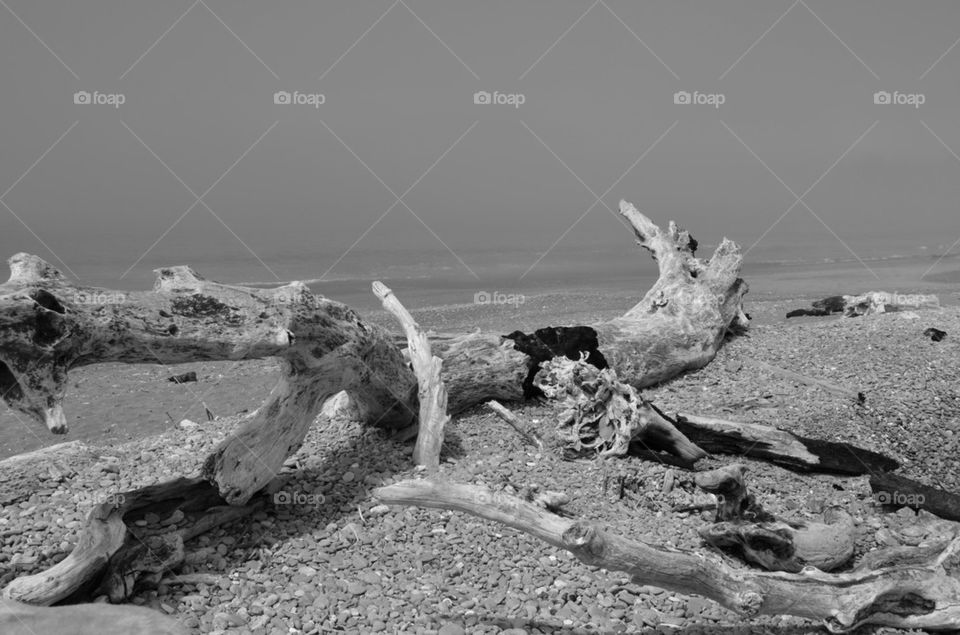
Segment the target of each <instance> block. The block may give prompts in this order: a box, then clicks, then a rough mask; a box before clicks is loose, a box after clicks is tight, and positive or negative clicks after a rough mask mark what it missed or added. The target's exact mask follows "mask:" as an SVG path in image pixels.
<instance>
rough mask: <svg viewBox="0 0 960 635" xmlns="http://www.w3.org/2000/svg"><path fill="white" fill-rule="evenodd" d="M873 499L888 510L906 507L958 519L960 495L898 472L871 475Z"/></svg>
mask: <svg viewBox="0 0 960 635" xmlns="http://www.w3.org/2000/svg"><path fill="white" fill-rule="evenodd" d="M870 489H872V490H873V498H874V500H875V501H876V502H877V503H878V504H879V505H882V506H884V507H886V508H887V509H894V510H895V509H900V508H902V507H909V508H911V509H913V510H914V511H919V510H921V509H922V510H925V511H928V512H930V513H931V514H934V515H936V516H939V517H940V518H944V519H946V520H954V521H960V495H958V494H954V493H952V492H947V491H945V490H942V489H938V488H936V487H930V486H929V485H924V484H923V483H921V482H919V481H915V480H913V479H911V478H907V477H906V476H900V475H899V474H888V473H882V472H881V473H877V474H871V475H870Z"/></svg>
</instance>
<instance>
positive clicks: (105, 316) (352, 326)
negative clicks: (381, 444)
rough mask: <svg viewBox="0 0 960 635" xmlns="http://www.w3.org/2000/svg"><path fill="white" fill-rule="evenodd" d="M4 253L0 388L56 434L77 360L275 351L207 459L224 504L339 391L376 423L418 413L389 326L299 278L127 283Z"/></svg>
mask: <svg viewBox="0 0 960 635" xmlns="http://www.w3.org/2000/svg"><path fill="white" fill-rule="evenodd" d="M9 263H10V272H11V274H10V279H9V280H8V281H7V282H6V283H4V284H2V285H0V392H2V394H3V398H4V400H5V401H6V402H7V403H8V404H9V405H10V406H11V407H13V408H15V409H17V410H19V411H20V412H22V413H24V414H26V415H28V416H30V417H33V418H34V419H37V420H40V421H43V422H45V423H46V425H47V427H48V428H50V429H51V430H52V431H54V432H64V431H66V423H65V422H66V419H65V415H64V413H63V408H62V401H63V395H64V392H65V391H66V387H67V373H68V372H69V371H70V370H71V369H72V368H76V367H78V366H85V365H89V364H97V363H104V362H124V363H130V364H179V363H183V362H192V361H201V360H245V359H258V358H263V357H278V358H280V360H281V368H282V371H283V372H282V377H281V380H280V382H279V383H278V385H277V387H276V388H275V389H274V390H273V392H272V393H271V395H270V397H269V399H268V401H267V403H266V404H265V405H264V406H263V407H261V408H260V409H259V410H258V411H257V413H255V415H254V416H252V417H250V418H249V419H248V420H247V421H245V422H244V424H243V425H242V426H241V427H240V429H239V430H237V431H236V432H235V433H234V434H233V435H231V437H229V438H228V439H226V440H225V441H224V442H223V443H222V444H221V445H220V446H218V447H217V449H216V450H215V451H214V452H213V454H212V455H211V456H210V457H208V459H207V462H206V464H205V468H206V469H205V474H206V476H207V477H208V478H209V479H210V480H211V482H214V483H216V484H217V486H218V487H219V488H220V491H221V492H222V493H223V495H224V498H225V499H227V500H228V501H229V502H231V503H236V504H243V503H244V502H245V501H246V500H248V499H249V498H250V497H251V496H253V494H254V493H255V492H256V491H257V490H259V489H260V488H262V487H263V486H264V485H266V483H268V482H269V481H270V479H272V478H273V476H274V475H275V474H276V472H277V470H278V469H279V468H280V466H281V465H282V464H283V461H284V460H286V458H287V457H288V456H290V454H292V453H293V452H294V451H296V450H297V448H299V447H300V444H301V443H302V441H303V438H304V436H305V435H306V432H307V429H308V428H309V426H310V425H311V423H312V422H313V420H314V419H315V418H316V416H317V414H318V413H319V412H320V408H321V406H322V405H323V402H324V401H325V400H326V399H327V398H328V397H330V396H332V395H334V394H336V393H337V392H340V391H341V390H346V391H347V392H348V393H349V394H350V397H351V399H352V400H353V401H354V402H355V404H356V406H357V408H358V410H359V413H360V416H361V417H362V419H363V420H365V421H367V422H369V423H371V424H373V423H376V425H380V426H386V427H390V426H397V427H401V426H404V425H408V424H409V422H410V421H411V420H412V419H413V414H412V413H413V411H412V410H411V408H410V406H411V404H414V403H415V395H416V378H415V377H414V375H413V373H412V372H411V371H410V369H409V368H408V367H407V365H406V363H405V361H404V359H403V356H402V354H401V353H400V351H399V350H398V349H397V347H396V346H394V345H393V341H392V337H391V336H390V334H388V333H387V332H386V331H385V330H383V329H382V328H380V327H377V326H374V325H371V324H366V323H365V322H364V321H363V320H361V318H360V316H359V315H358V314H357V313H356V312H355V311H353V310H352V309H350V308H348V307H346V306H344V305H343V304H340V303H338V302H334V301H332V300H328V299H326V298H323V297H321V296H315V295H313V294H311V293H310V292H309V290H308V289H307V287H306V285H304V284H302V283H299V282H293V283H290V284H288V285H285V286H282V287H279V288H276V289H253V288H247V287H239V286H231V285H224V284H220V283H218V282H213V281H210V280H205V279H204V278H202V277H201V276H199V275H198V274H196V273H195V272H194V271H192V270H191V269H190V268H188V267H169V268H165V269H159V270H157V274H158V277H157V282H156V284H155V285H154V288H153V290H152V291H133V292H125V291H113V290H109V289H98V288H94V287H86V286H82V285H77V284H74V283H72V282H69V281H67V280H66V279H65V278H64V277H63V275H62V274H61V273H60V272H59V271H57V270H56V269H55V268H54V267H52V266H51V265H49V264H48V263H46V262H44V261H43V260H42V259H40V258H38V257H36V256H31V255H28V254H17V255H16V256H14V257H12V258H11V259H10V261H9Z"/></svg>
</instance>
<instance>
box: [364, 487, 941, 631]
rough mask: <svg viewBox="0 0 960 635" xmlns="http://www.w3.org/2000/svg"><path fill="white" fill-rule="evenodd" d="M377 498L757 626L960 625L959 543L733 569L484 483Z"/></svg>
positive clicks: (383, 492)
mask: <svg viewBox="0 0 960 635" xmlns="http://www.w3.org/2000/svg"><path fill="white" fill-rule="evenodd" d="M374 494H375V495H376V496H377V497H378V498H379V499H380V500H381V501H382V502H384V503H386V504H389V505H414V506H418V507H431V508H435V509H446V510H453V511H459V512H464V513H467V514H471V515H473V516H477V517H480V518H484V519H487V520H490V521H493V522H497V523H501V524H504V525H507V526H509V527H512V528H514V529H517V530H519V531H522V532H524V533H526V534H529V535H531V536H533V537H534V538H538V539H540V540H543V541H544V542H546V543H548V544H550V545H552V546H554V547H557V548H559V549H564V550H566V551H569V552H570V553H572V554H573V555H574V556H575V557H577V558H578V559H579V560H581V561H582V562H584V563H585V564H587V565H590V566H596V567H602V568H604V569H609V570H613V571H624V572H626V573H628V574H630V575H631V576H632V577H633V581H634V582H635V583H636V584H638V585H650V586H656V587H660V588H662V589H666V590H668V591H673V592H676V593H683V594H687V595H700V596H703V597H706V598H709V599H712V600H714V601H715V602H718V603H719V604H721V605H723V606H725V607H727V608H728V609H730V610H732V611H735V612H737V613H739V614H741V615H742V616H744V617H745V618H747V619H749V618H752V617H756V616H758V615H795V616H799V617H803V618H809V619H814V620H819V621H821V622H822V624H823V625H824V626H825V627H826V628H827V629H828V630H830V631H831V632H835V633H841V632H850V631H853V630H855V629H857V628H859V627H861V626H866V625H871V624H872V625H884V626H892V627H895V628H904V629H926V630H951V629H955V628H956V626H957V624H958V623H960V580H958V577H957V576H958V575H960V537H955V538H953V539H952V540H951V541H950V542H949V543H948V544H947V545H946V546H945V547H944V549H943V550H942V551H940V552H938V553H936V554H935V555H934V556H933V557H931V558H930V559H929V560H926V561H923V562H914V563H912V564H909V565H896V566H890V567H883V568H879V569H870V570H867V571H853V572H849V573H836V574H833V573H825V572H823V571H820V570H818V569H815V568H813V567H808V568H806V569H803V570H802V571H800V572H799V573H785V572H774V571H756V570H751V569H747V568H744V567H742V566H731V565H730V564H728V563H727V562H726V561H724V560H723V559H722V557H721V556H718V555H714V554H710V553H697V552H691V551H685V550H681V549H672V548H667V547H660V546H657V545H653V544H649V543H645V542H642V541H639V540H635V539H630V538H624V537H622V536H619V535H617V534H615V533H613V532H612V531H611V530H610V529H607V528H605V527H603V526H602V525H600V524H598V523H594V522H590V521H586V520H570V519H566V518H561V517H560V516H557V515H555V514H552V513H550V512H549V511H547V510H545V509H543V508H541V507H538V506H536V505H534V504H533V503H530V502H527V501H524V500H522V499H520V498H518V497H516V496H512V495H509V494H505V493H503V492H495V491H492V490H490V489H488V488H485V487H480V486H476V485H461V484H455V483H444V482H439V481H434V480H413V481H402V482H400V483H396V484H394V485H390V486H388V487H381V488H379V489H377V490H375V491H374Z"/></svg>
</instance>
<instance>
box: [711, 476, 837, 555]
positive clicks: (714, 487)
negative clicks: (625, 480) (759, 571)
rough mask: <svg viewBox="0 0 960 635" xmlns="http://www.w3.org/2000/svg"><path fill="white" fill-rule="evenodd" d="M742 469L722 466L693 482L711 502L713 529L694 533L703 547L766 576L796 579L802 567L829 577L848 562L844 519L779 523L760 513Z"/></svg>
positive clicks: (830, 515)
mask: <svg viewBox="0 0 960 635" xmlns="http://www.w3.org/2000/svg"><path fill="white" fill-rule="evenodd" d="M745 474H746V467H745V466H744V465H741V464H733V465H727V466H724V467H722V468H718V469H716V470H711V471H709V472H700V473H699V474H697V475H696V476H695V477H694V481H695V482H696V484H697V486H698V487H700V488H701V489H703V490H704V491H706V492H708V493H710V494H713V495H715V496H716V497H717V515H716V519H715V520H714V524H712V525H708V526H706V527H703V528H701V529H700V531H699V533H700V537H701V538H703V539H704V541H705V542H706V543H707V544H709V545H712V546H714V547H717V548H718V549H722V550H724V551H733V552H735V553H736V554H737V555H738V556H740V557H741V558H743V559H744V560H746V561H747V562H751V563H753V564H756V565H759V566H761V567H763V568H764V569H767V570H768V571H792V572H794V573H799V572H800V571H802V570H803V568H804V567H808V566H810V567H816V568H818V569H820V570H822V571H833V570H834V569H836V568H837V567H840V566H842V565H844V564H846V563H847V562H848V561H849V560H850V558H851V557H852V556H853V547H854V535H855V532H854V527H853V518H852V517H851V516H850V514H847V513H846V512H842V511H839V510H836V509H831V510H828V512H827V514H826V515H825V519H826V520H827V521H828V522H825V523H820V522H808V521H804V522H784V521H778V520H777V519H776V518H774V517H773V516H772V515H771V514H769V513H768V512H766V511H765V510H764V509H763V507H762V506H761V505H760V504H759V503H758V502H757V501H756V499H755V498H754V497H753V495H752V494H749V493H748V492H747V485H746V483H745V482H744V475H745Z"/></svg>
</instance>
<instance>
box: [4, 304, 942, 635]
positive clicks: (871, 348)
mask: <svg viewBox="0 0 960 635" xmlns="http://www.w3.org/2000/svg"><path fill="white" fill-rule="evenodd" d="M750 308H751V309H754V307H752V306H751V307H750ZM781 308H782V307H779V306H777V307H771V306H764V307H760V310H766V311H770V312H775V311H779V310H780V309H781ZM754 310H758V309H754ZM916 315H917V316H918V317H917V318H915V319H911V318H910V317H909V315H908V314H888V315H877V316H868V317H862V318H849V319H848V318H839V317H838V318H828V319H819V318H812V319H806V318H804V319H801V320H799V321H793V320H791V321H790V322H786V323H776V324H760V325H758V326H756V327H755V328H754V329H752V330H751V332H750V334H749V336H747V337H741V338H738V339H735V340H732V341H731V342H730V343H729V344H728V345H727V346H725V347H724V348H723V349H722V350H721V352H720V354H719V355H718V356H717V358H716V360H714V362H713V363H711V364H710V365H709V366H707V367H706V368H705V369H702V370H700V371H697V372H693V373H689V374H687V375H685V376H683V377H681V378H678V379H677V380H675V381H672V382H670V383H669V384H667V385H665V386H661V387H658V388H655V389H651V390H647V391H645V393H644V394H645V396H646V397H647V398H650V399H652V400H653V401H654V402H655V403H656V404H657V405H658V406H660V407H661V408H664V409H665V410H666V411H667V412H673V411H688V412H694V413H700V414H711V415H715V416H719V417H726V418H731V419H739V420H744V421H755V422H761V423H770V424H773V425H777V426H780V427H783V428H785V429H788V430H791V431H793V432H795V433H797V434H801V435H804V436H810V437H816V438H822V439H829V440H836V441H848V442H851V443H856V444H857V445H860V446H862V447H866V448H869V449H872V450H876V451H880V452H884V453H887V454H890V455H892V456H894V457H896V458H897V459H899V460H900V461H902V462H903V467H902V468H901V470H900V472H901V473H903V474H905V475H907V476H910V477H913V478H917V479H920V480H922V481H925V482H928V483H930V484H932V485H936V486H940V487H944V488H946V489H951V490H954V491H960V482H958V481H960V470H958V469H957V467H958V465H957V463H958V458H957V457H958V451H957V450H958V447H957V444H958V434H960V418H958V417H960V396H958V392H957V388H956V386H957V385H958V382H957V379H958V377H957V375H958V372H957V359H958V352H960V351H958V348H960V310H958V309H957V308H956V307H948V308H944V309H941V310H936V311H923V312H919V313H917V314H916ZM931 326H932V327H936V328H939V329H942V330H944V331H946V332H947V333H948V335H947V337H946V339H944V340H943V341H941V342H937V343H935V342H932V341H930V339H929V338H925V337H923V335H922V333H923V331H924V330H925V329H926V328H928V327H931ZM750 359H755V360H761V361H764V362H767V363H769V364H773V365H776V366H780V367H781V368H785V369H789V370H792V371H794V372H798V373H802V374H805V375H809V376H812V377H816V378H818V379H822V380H826V381H830V382H834V383H836V384H838V385H842V386H844V387H847V388H850V389H853V390H855V391H862V392H864V393H865V395H866V402H865V404H864V405H862V406H858V405H856V404H854V403H850V402H849V400H845V399H844V398H842V397H840V396H837V395H835V394H832V393H828V392H825V391H823V390H821V389H818V388H814V387H809V386H804V385H796V384H794V383H793V382H791V381H789V380H787V379H783V378H781V377H771V376H768V375H765V374H764V373H763V372H762V371H760V370H757V369H756V367H754V366H750V365H749V364H748V363H747V362H748V360H750ZM511 408H512V409H514V411H515V412H516V413H517V414H518V415H519V416H520V417H521V418H522V419H523V420H524V421H525V422H527V423H528V424H530V425H538V426H540V427H541V429H542V430H543V431H548V430H550V429H552V426H553V412H552V411H551V409H550V408H548V407H546V406H543V405H538V404H533V403H531V404H526V405H522V406H521V405H518V404H512V405H511ZM239 420H240V418H239V417H237V416H235V417H227V418H222V419H216V420H214V421H209V422H203V423H199V424H197V427H196V428H193V427H187V428H186V429H176V428H173V429H169V430H168V431H166V432H164V433H163V434H162V435H160V436H155V437H149V438H145V439H141V440H138V441H135V442H131V443H125V444H123V445H116V446H113V447H109V448H106V447H103V448H97V447H91V448H89V449H88V450H85V451H83V452H76V451H73V452H69V453H66V452H65V453H63V456H59V455H56V453H54V454H53V455H51V457H48V458H46V459H44V460H39V461H34V462H32V463H30V464H29V466H24V465H22V464H16V465H13V466H10V465H9V464H3V463H0V502H2V503H3V504H4V513H3V515H2V518H0V585H3V584H6V583H7V582H9V581H10V580H11V579H13V578H14V577H17V576H20V575H23V574H27V573H36V572H39V571H42V570H44V569H46V568H48V567H49V566H51V565H52V564H54V563H55V562H57V561H59V560H60V559H62V558H63V557H65V556H66V555H67V554H68V553H69V551H70V550H71V549H72V547H73V545H74V544H75V543H76V540H77V536H78V531H79V529H80V526H81V522H82V520H83V517H84V515H85V513H86V510H88V509H89V508H90V506H91V505H92V504H93V503H95V502H97V501H99V500H102V499H103V497H106V496H108V495H111V494H117V493H120V492H123V491H126V490H130V489H135V488H138V487H143V486H145V485H150V484H153V483H157V482H160V481H163V480H167V479H169V478H173V477H175V476H180V475H189V474H193V473H196V471H197V470H198V469H199V467H200V462H201V461H202V460H203V457H205V456H206V454H207V453H208V452H209V451H210V450H211V449H212V448H213V446H214V445H215V444H216V443H217V442H218V441H219V440H221V439H222V438H224V437H225V436H226V435H227V434H229V433H230V431H231V430H232V429H234V427H235V426H236V425H237V423H238V422H239ZM410 452H411V447H410V446H409V445H401V444H398V443H396V442H394V441H393V440H391V439H390V438H388V437H387V436H385V435H383V434H382V433H381V432H379V431H376V430H363V429H361V428H360V427H359V426H355V425H354V426H347V427H344V428H338V429H337V430H319V429H312V430H311V431H310V433H309V434H308V438H307V440H306V442H305V443H304V446H303V448H302V449H301V450H300V451H299V452H298V454H297V456H296V459H297V460H296V465H297V466H298V469H296V470H293V469H284V474H283V475H284V476H285V477H286V478H287V479H288V482H287V484H286V485H285V486H284V489H285V491H286V492H288V493H289V494H291V497H290V498H289V499H288V500H290V501H291V503H290V504H286V505H280V504H277V505H272V506H271V507H269V508H268V509H267V510H266V511H263V512H259V513H257V514H256V515H254V516H252V517H250V518H247V519H244V520H242V521H239V522H235V523H233V524H231V525H230V526H227V527H221V528H218V529H215V530H213V531H211V532H209V533H207V534H205V535H203V536H200V537H199V538H197V539H195V540H193V541H191V542H189V543H187V553H188V557H187V561H186V563H185V564H184V565H183V566H182V567H181V569H180V570H178V571H177V572H175V573H170V574H168V575H167V576H166V577H165V578H164V579H163V580H162V581H161V582H160V584H159V586H158V587H157V588H155V589H146V590H142V591H139V592H138V593H137V594H136V595H135V596H133V597H132V598H131V601H132V602H133V603H135V604H142V605H147V606H151V607H153V608H156V609H157V610H160V611H163V612H165V613H168V614H173V615H175V616H176V617H177V618H178V619H179V620H180V621H181V622H182V623H183V624H184V625H186V626H187V627H188V628H190V629H191V630H193V631H195V632H200V633H224V632H230V633H256V634H260V633H328V632H338V633H370V632H385V633H397V632H410V633H434V634H443V635H456V634H459V633H506V634H510V635H519V634H521V633H528V634H533V633H554V632H560V633H640V632H644V633H654V632H656V633H663V632H666V633H679V632H681V631H682V632H684V633H698V632H699V633H710V632H716V631H717V630H721V629H722V630H723V631H724V632H727V633H766V632H769V631H770V630H771V629H777V630H778V631H781V632H784V633H798V634H799V633H808V632H809V633H813V632H820V631H819V626H818V625H817V624H815V623H813V622H810V621H806V620H801V619H798V618H792V617H788V618H779V617H772V618H762V619H757V620H754V621H751V622H749V623H746V622H745V621H744V620H742V619H741V618H739V617H738V616H736V615H735V614H733V613H731V612H729V611H727V610H725V609H723V608H721V607H720V606H718V605H717V604H715V603H714V602H712V601H710V600H706V599H703V598H697V597H688V596H684V595H681V594H677V593H671V592H668V591H664V590H661V589H657V588H653V587H644V586H640V585H637V584H635V583H633V582H631V581H630V579H629V578H628V576H626V575H624V574H621V573H616V572H607V571H603V570H599V569H596V568H592V567H587V566H585V565H582V564H581V563H579V561H577V560H575V559H574V558H573V557H572V556H570V555H569V554H567V553H566V552H561V551H557V550H556V549H554V548H552V547H549V546H548V545H546V544H544V543H541V542H539V541H536V540H534V539H533V538H530V537H527V536H525V535H523V534H520V533H519V532H517V531H514V530H512V529H509V528H506V527H503V526H500V525H496V524H493V523H489V522H486V521H482V520H479V519H476V518H473V517H471V516H467V515H464V514H458V513H453V512H444V511H437V510H420V509H413V508H395V507H387V506H384V505H381V504H380V503H379V502H378V501H376V500H374V499H373V498H372V496H371V494H370V492H371V490H372V489H373V488H374V487H376V486H379V485H382V484H388V483H391V482H395V481H398V480H403V479H407V478H416V477H419V476H421V473H419V472H417V471H416V470H414V469H413V468H412V467H411V465H410ZM443 456H444V462H443V464H442V466H441V475H442V476H443V477H444V478H448V479H451V480H455V481H459V482H469V483H477V484H486V485H489V486H491V487H495V488H511V487H513V488H515V489H519V488H520V487H522V486H529V485H532V484H537V485H539V486H540V487H541V488H542V489H548V490H553V491H559V492H564V493H566V494H567V495H568V496H569V497H570V499H571V500H570V502H569V503H568V504H567V505H566V507H565V509H566V510H567V511H569V512H570V513H572V514H574V515H576V516H580V517H585V518H591V519H595V520H599V521H602V522H604V523H606V524H608V525H609V527H610V528H611V530H613V531H615V532H618V533H621V534H623V535H625V536H629V537H632V538H634V539H641V540H646V541H648V542H652V543H659V544H664V545H667V546H671V547H677V548H683V549H703V546H702V545H701V542H700V540H699V537H698V535H697V532H696V530H697V528H698V527H700V526H702V525H703V524H705V523H706V522H708V519H709V517H710V513H707V512H705V513H675V512H673V511H672V509H673V507H674V506H678V505H692V504H695V503H698V502H703V501H704V495H703V494H700V493H698V492H697V491H695V489H694V487H693V485H692V482H691V478H690V474H689V473H687V472H684V471H683V470H678V469H676V468H669V467H668V466H665V465H661V464H658V463H651V462H643V461H639V460H636V459H631V458H627V459H615V460H609V461H588V460H581V461H562V460H561V459H560V458H559V457H557V456H556V455H554V454H553V453H549V452H546V453H543V454H538V453H536V452H535V451H533V450H532V449H531V448H529V447H525V446H523V445H522V444H521V442H520V440H519V438H518V437H517V435H516V433H515V432H513V431H512V429H511V428H510V427H509V426H507V425H506V424H505V423H503V422H501V421H500V420H499V419H497V418H496V417H495V416H493V415H492V414H488V413H487V412H486V411H484V410H482V409H480V408H477V409H474V410H473V411H470V412H467V413H465V414H463V415H460V416H458V417H455V419H454V421H453V422H452V423H451V425H450V428H449V430H448V434H447V440H446V443H445V448H444V455H443ZM733 460H736V457H720V458H719V459H709V460H707V461H706V465H707V466H710V465H715V466H719V465H722V464H725V463H729V462H732V461H733ZM743 462H745V463H746V464H747V465H748V467H749V473H748V477H747V478H748V484H749V486H750V487H751V489H752V491H753V492H754V493H755V494H756V495H757V496H758V498H759V499H760V502H761V504H762V505H763V506H764V507H765V508H766V509H768V510H769V511H771V512H773V513H774V514H776V515H778V516H780V517H783V518H789V519H811V518H816V517H817V515H818V514H821V513H822V511H823V510H824V509H825V508H826V507H828V506H832V505H840V506H843V507H844V508H845V509H847V510H848V511H849V512H850V513H851V514H852V515H853V516H854V518H855V521H856V522H857V532H858V534H857V535H858V541H857V554H856V557H857V558H859V557H861V556H862V555H863V554H865V553H867V552H869V551H871V550H873V549H875V548H877V547H878V546H881V545H884V546H886V545H892V544H910V543H911V542H915V541H916V540H918V539H919V538H918V536H917V531H916V529H915V524H916V518H915V517H914V516H913V515H912V513H910V512H905V511H903V510H901V512H900V513H898V514H890V515H883V514H881V513H880V511H879V509H878V508H877V507H876V506H875V505H874V504H873V501H872V498H871V495H870V490H869V485H868V484H867V479H866V477H859V478H840V477H833V476H823V475H798V474H795V473H792V472H789V471H786V470H783V469H780V468H777V467H774V466H771V465H767V464H764V463H760V462H755V461H752V460H749V459H743ZM5 465H6V467H5ZM620 479H622V480H623V481H624V482H625V483H627V484H628V486H627V487H625V489H624V495H623V497H622V498H621V497H619V496H618V495H617V494H616V492H615V489H614V488H610V487H607V485H609V484H610V483H611V482H618V481H619V480H620ZM147 520H148V522H149V521H150V520H152V519H147ZM156 520H161V519H156ZM891 632H892V631H891Z"/></svg>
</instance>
